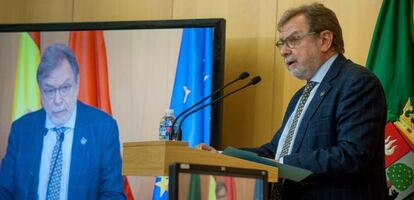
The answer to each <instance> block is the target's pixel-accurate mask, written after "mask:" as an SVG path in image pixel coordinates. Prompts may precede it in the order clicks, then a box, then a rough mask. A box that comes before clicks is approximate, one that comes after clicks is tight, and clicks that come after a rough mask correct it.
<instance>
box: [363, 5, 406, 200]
mask: <svg viewBox="0 0 414 200" xmlns="http://www.w3.org/2000/svg"><path fill="white" fill-rule="evenodd" d="M413 30H414V23H413V0H384V1H383V2H382V6H381V10H380V13H379V15H378V20H377V24H376V26H375V30H374V34H373V37H372V41H371V47H370V51H369V54H368V59H367V68H368V69H370V70H372V71H373V72H374V73H375V75H376V76H377V77H378V78H379V80H380V81H381V84H382V86H383V87H384V90H385V95H386V98H387V118H388V121H389V122H388V123H387V126H386V129H385V138H384V139H385V162H386V168H387V169H386V174H387V182H388V184H387V185H388V188H389V195H390V199H404V198H406V197H407V196H409V195H413V193H414V153H413V150H412V148H411V147H412V146H413V145H411V144H413V142H414V135H413V130H414V120H413V119H414V112H413V107H412V106H411V105H413V104H412V97H413V95H414V57H413V55H414V31H413ZM410 97H411V99H410ZM404 105H405V106H404Z"/></svg>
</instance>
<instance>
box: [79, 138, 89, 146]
mask: <svg viewBox="0 0 414 200" xmlns="http://www.w3.org/2000/svg"><path fill="white" fill-rule="evenodd" d="M87 141H88V140H87V139H86V138H84V137H82V139H81V140H80V143H81V144H83V145H85V144H86V142H87Z"/></svg>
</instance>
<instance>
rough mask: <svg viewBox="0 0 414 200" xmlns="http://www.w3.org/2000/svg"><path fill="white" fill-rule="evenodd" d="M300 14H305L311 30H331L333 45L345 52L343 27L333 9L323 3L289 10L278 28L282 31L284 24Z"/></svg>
mask: <svg viewBox="0 0 414 200" xmlns="http://www.w3.org/2000/svg"><path fill="white" fill-rule="evenodd" d="M298 15H304V16H305V19H306V22H307V23H308V27H309V32H315V33H320V32H322V31H324V30H329V31H331V32H332V33H333V41H332V47H333V48H334V49H335V51H336V52H338V53H344V52H345V48H344V40H343V37H342V29H341V26H340V25H339V21H338V18H337V17H336V15H335V13H334V12H333V11H332V10H330V9H329V8H327V7H325V6H324V5H323V4H321V3H313V4H310V5H304V6H300V7H297V8H292V9H290V10H287V11H286V12H285V13H283V15H282V17H281V18H280V20H279V23H278V24H277V28H278V30H279V31H280V30H281V28H282V26H283V25H285V24H286V23H287V22H288V21H289V20H290V19H292V18H293V17H295V16H298Z"/></svg>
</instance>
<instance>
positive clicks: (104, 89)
mask: <svg viewBox="0 0 414 200" xmlns="http://www.w3.org/2000/svg"><path fill="white" fill-rule="evenodd" d="M69 46H70V48H71V49H72V50H73V52H74V54H75V55H76V58H77V60H78V62H79V71H80V72H79V73H80V81H79V100H81V101H82V102H84V103H86V104H88V105H91V106H95V107H97V108H99V109H101V110H103V111H105V112H106V113H108V114H110V115H112V110H111V103H110V100H109V84H108V67H107V65H108V64H107V59H106V47H105V40H104V37H103V33H102V31H76V32H71V33H70V36H69ZM124 191H125V195H126V196H127V199H128V200H133V199H134V197H133V195H132V191H131V188H130V186H129V182H128V179H127V177H126V176H124Z"/></svg>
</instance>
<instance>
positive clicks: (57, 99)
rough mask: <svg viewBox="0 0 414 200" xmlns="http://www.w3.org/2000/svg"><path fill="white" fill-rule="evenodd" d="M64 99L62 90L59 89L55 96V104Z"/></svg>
mask: <svg viewBox="0 0 414 200" xmlns="http://www.w3.org/2000/svg"><path fill="white" fill-rule="evenodd" d="M62 101H63V97H62V96H61V95H60V92H59V91H58V90H57V91H56V94H55V97H54V98H53V103H55V104H61V103H62Z"/></svg>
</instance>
